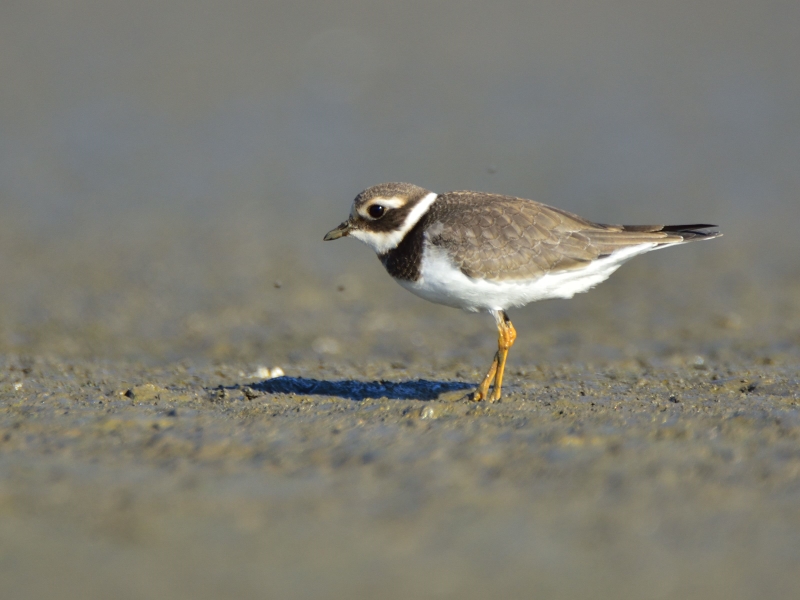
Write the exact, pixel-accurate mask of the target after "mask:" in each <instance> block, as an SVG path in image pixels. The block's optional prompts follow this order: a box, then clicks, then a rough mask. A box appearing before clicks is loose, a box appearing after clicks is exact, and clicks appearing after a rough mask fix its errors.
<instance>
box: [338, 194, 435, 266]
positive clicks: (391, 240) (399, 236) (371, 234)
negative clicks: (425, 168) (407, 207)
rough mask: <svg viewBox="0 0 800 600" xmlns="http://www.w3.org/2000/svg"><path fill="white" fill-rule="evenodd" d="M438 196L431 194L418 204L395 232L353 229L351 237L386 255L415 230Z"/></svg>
mask: <svg viewBox="0 0 800 600" xmlns="http://www.w3.org/2000/svg"><path fill="white" fill-rule="evenodd" d="M437 197H438V196H437V194H435V193H433V192H430V193H429V194H427V195H426V196H424V197H423V198H422V200H420V201H419V202H417V204H416V206H415V207H414V208H412V209H411V211H410V212H409V213H408V216H407V217H406V220H405V221H403V225H402V227H400V228H399V229H395V230H394V231H365V230H364V229H353V230H352V231H351V232H350V235H351V236H352V237H354V238H356V239H357V240H361V241H362V242H364V243H365V244H366V245H367V246H369V247H370V248H372V249H373V250H375V252H377V253H378V254H386V253H387V252H389V250H394V249H395V248H397V246H398V244H400V242H402V241H403V238H404V237H406V234H407V233H408V232H409V231H411V230H412V229H413V228H414V225H416V224H417V223H419V220H420V219H421V218H422V217H423V216H424V215H425V213H426V212H428V209H429V208H430V207H431V204H433V203H434V201H435V200H436V198H437Z"/></svg>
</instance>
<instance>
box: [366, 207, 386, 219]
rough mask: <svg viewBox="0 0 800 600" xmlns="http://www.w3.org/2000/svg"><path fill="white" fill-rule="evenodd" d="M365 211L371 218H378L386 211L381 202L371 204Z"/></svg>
mask: <svg viewBox="0 0 800 600" xmlns="http://www.w3.org/2000/svg"><path fill="white" fill-rule="evenodd" d="M367 212H368V213H369V216H370V217H372V218H373V219H380V218H381V217H382V216H383V213H385V212H386V209H385V208H384V207H383V205H381V204H373V205H372V206H370V207H369V208H368V209H367Z"/></svg>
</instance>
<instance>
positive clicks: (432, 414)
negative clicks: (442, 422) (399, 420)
mask: <svg viewBox="0 0 800 600" xmlns="http://www.w3.org/2000/svg"><path fill="white" fill-rule="evenodd" d="M437 416H438V415H437V414H436V411H435V410H434V408H433V407H432V406H425V407H423V408H422V409H420V411H419V418H420V419H423V420H432V419H435V418H436V417H437Z"/></svg>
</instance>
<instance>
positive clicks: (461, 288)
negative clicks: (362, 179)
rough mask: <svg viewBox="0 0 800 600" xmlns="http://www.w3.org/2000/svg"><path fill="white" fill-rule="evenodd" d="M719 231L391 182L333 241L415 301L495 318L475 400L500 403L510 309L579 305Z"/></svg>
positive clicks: (377, 189) (362, 198) (360, 202)
mask: <svg viewBox="0 0 800 600" xmlns="http://www.w3.org/2000/svg"><path fill="white" fill-rule="evenodd" d="M712 227H716V225H704V224H697V225H601V224H599V223H592V222H591V221H587V220H586V219H583V218H581V217H579V216H578V215H574V214H572V213H569V212H567V211H565V210H561V209H558V208H553V207H552V206H546V205H544V204H539V203H538V202H534V201H533V200H524V199H522V198H513V197H510V196H500V195H496V194H485V193H480V192H448V193H446V194H441V195H438V194H435V193H434V192H430V191H428V190H425V189H423V188H421V187H418V186H416V185H412V184H409V183H384V184H381V185H376V186H374V187H371V188H369V189H367V190H364V191H363V192H361V193H360V194H359V195H358V196H356V199H355V201H354V202H353V207H352V209H351V210H350V217H349V218H348V219H347V220H346V221H345V222H344V223H342V224H341V225H339V227H337V228H336V229H333V230H332V231H329V232H328V233H327V234H326V235H325V240H335V239H338V238H340V237H344V236H352V237H354V238H356V239H358V240H361V241H362V242H364V243H365V244H367V245H368V246H369V247H371V248H372V249H373V250H375V252H376V253H377V254H378V258H380V260H381V262H382V263H383V266H384V267H385V268H386V270H387V271H388V272H389V275H391V276H392V277H393V278H394V280H395V281H397V283H399V284H400V285H402V286H403V287H404V288H406V289H407V290H409V291H410V292H413V293H414V294H416V295H418V296H420V297H422V298H425V299H426V300H430V301H431V302H436V303H438V304H445V305H447V306H453V307H456V308H463V309H465V310H468V311H473V312H477V311H480V310H486V311H488V312H489V313H491V314H492V316H494V319H495V321H496V323H497V330H498V332H499V337H498V341H497V353H496V354H495V356H494V360H493V361H492V365H491V366H490V367H489V371H488V372H487V373H486V377H484V378H483V380H482V381H481V382H480V383H479V384H478V388H477V389H476V390H475V393H474V394H473V396H472V398H473V400H483V399H485V398H488V399H489V400H490V401H496V400H499V399H500V394H501V391H502V386H503V372H504V370H505V365H506V357H507V356H508V350H509V348H511V346H512V345H513V344H514V340H515V339H516V337H517V332H516V331H515V330H514V326H513V325H512V324H511V320H510V319H509V318H508V315H507V314H506V309H508V308H511V307H516V306H524V305H525V304H528V303H529V302H535V301H536V300H545V299H547V298H572V296H574V295H575V294H577V293H579V292H585V291H587V290H589V289H591V288H593V287H594V286H596V285H597V284H598V283H600V282H601V281H605V280H606V279H607V278H608V277H609V276H610V275H611V274H612V273H613V272H614V271H616V270H617V269H618V268H619V267H620V265H622V263H624V262H625V261H627V260H629V259H631V258H633V257H634V256H637V255H639V254H644V253H645V252H650V251H651V250H657V249H658V248H665V247H667V246H673V245H675V244H683V243H684V242H691V241H695V240H709V239H712V238H715V237H718V236H719V235H721V234H720V233H719V232H717V231H712V230H709V229H710V228H712ZM492 383H494V387H493V389H492V394H491V396H489V387H490V385H491V384H492Z"/></svg>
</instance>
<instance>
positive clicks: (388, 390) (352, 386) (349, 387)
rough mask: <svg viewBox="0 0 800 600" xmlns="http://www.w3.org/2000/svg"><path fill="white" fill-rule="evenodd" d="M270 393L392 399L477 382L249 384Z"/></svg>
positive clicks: (431, 395)
mask: <svg viewBox="0 0 800 600" xmlns="http://www.w3.org/2000/svg"><path fill="white" fill-rule="evenodd" d="M250 387H251V388H252V389H254V390H256V391H259V392H263V393H267V394H303V395H316V396H336V397H338V398H347V399H349V400H355V401H361V400H366V399H367V398H389V399H391V400H435V399H436V398H438V397H439V396H440V395H441V394H445V393H448V392H454V391H459V390H468V389H472V388H473V387H474V385H471V384H469V383H464V382H462V381H428V380H427V379H415V380H411V381H355V380H353V379H345V380H342V381H326V380H319V379H308V378H306V377H276V378H274V379H267V380H265V381H262V382H260V383H256V384H253V385H251V386H250Z"/></svg>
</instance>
